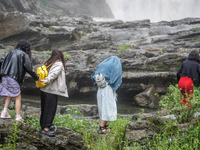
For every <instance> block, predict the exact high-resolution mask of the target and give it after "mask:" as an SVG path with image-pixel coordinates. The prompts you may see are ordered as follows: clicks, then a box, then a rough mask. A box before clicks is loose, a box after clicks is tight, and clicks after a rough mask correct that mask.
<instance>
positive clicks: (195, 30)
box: [192, 28, 200, 32]
mask: <svg viewBox="0 0 200 150" xmlns="http://www.w3.org/2000/svg"><path fill="white" fill-rule="evenodd" d="M192 30H193V31H194V32H197V31H200V28H193V29H192Z"/></svg>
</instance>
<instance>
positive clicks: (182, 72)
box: [177, 51, 200, 108]
mask: <svg viewBox="0 0 200 150" xmlns="http://www.w3.org/2000/svg"><path fill="white" fill-rule="evenodd" d="M199 61H200V58H199V53H198V52H197V51H191V52H190V54H189V56H188V60H186V61H184V62H183V63H182V65H181V67H180V68H179V70H178V72H177V79H178V81H179V82H178V88H179V89H180V92H181V93H182V94H183V99H182V100H181V103H180V104H181V105H184V106H187V107H188V108H190V106H191V103H190V101H191V100H192V98H193V93H194V81H197V82H199V81H200V80H199V79H200V64H199Z"/></svg>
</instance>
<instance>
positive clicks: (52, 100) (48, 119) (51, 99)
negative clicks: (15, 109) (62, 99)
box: [40, 92, 58, 131]
mask: <svg viewBox="0 0 200 150" xmlns="http://www.w3.org/2000/svg"><path fill="white" fill-rule="evenodd" d="M42 95H43V96H41V112H42V113H41V118H40V124H41V127H42V129H45V130H46V131H47V130H49V128H50V127H51V126H52V122H53V120H54V117H55V114H56V109H57V101H58V96H57V95H55V94H50V93H46V92H42Z"/></svg>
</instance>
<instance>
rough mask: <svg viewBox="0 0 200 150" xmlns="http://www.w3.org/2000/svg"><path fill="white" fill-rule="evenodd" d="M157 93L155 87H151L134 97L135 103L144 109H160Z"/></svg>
mask: <svg viewBox="0 0 200 150" xmlns="http://www.w3.org/2000/svg"><path fill="white" fill-rule="evenodd" d="M155 93H156V92H155V89H154V87H150V88H148V89H146V90H145V91H144V92H142V93H139V94H138V95H136V96H135V97H134V99H135V103H136V104H137V105H139V106H142V107H148V108H159V97H158V96H156V95H155Z"/></svg>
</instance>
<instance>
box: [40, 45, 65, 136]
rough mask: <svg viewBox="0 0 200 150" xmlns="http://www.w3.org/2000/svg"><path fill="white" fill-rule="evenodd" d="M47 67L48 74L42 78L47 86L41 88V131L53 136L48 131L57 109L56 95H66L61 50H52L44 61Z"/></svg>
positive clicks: (63, 60)
mask: <svg viewBox="0 0 200 150" xmlns="http://www.w3.org/2000/svg"><path fill="white" fill-rule="evenodd" d="M45 65H46V66H49V65H50V67H49V68H48V76H47V77H46V78H45V79H44V80H42V82H43V83H45V84H47V86H45V87H42V88H40V90H41V116H40V125H41V133H43V134H46V135H48V136H55V133H54V131H50V130H49V128H50V127H51V126H52V122H53V120H54V117H55V113H56V109H57V101H58V95H60V96H64V97H68V92H67V86H66V83H65V82H66V80H65V68H66V67H65V59H64V55H63V53H62V51H61V50H58V49H57V50H53V51H52V54H51V57H50V58H49V59H48V60H47V61H46V62H45Z"/></svg>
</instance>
